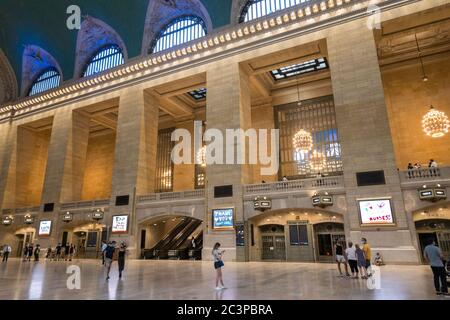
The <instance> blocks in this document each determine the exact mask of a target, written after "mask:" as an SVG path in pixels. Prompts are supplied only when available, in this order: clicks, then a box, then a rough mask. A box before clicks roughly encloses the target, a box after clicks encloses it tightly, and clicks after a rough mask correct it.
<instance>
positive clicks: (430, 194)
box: [419, 188, 447, 202]
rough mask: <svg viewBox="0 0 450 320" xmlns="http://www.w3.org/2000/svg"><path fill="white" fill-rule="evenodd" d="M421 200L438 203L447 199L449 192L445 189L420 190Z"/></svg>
mask: <svg viewBox="0 0 450 320" xmlns="http://www.w3.org/2000/svg"><path fill="white" fill-rule="evenodd" d="M419 198H420V200H426V201H431V202H437V201H439V200H445V199H447V190H445V189H443V188H430V189H421V190H419Z"/></svg>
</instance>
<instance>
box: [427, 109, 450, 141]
mask: <svg viewBox="0 0 450 320" xmlns="http://www.w3.org/2000/svg"><path fill="white" fill-rule="evenodd" d="M422 128H423V132H425V133H426V135H427V136H430V137H433V138H440V137H443V136H445V134H446V133H448V130H449V128H450V121H449V120H448V117H447V115H446V114H445V113H444V112H442V111H439V110H436V109H435V108H434V107H433V106H431V107H430V111H428V113H427V114H426V115H424V116H423V119H422Z"/></svg>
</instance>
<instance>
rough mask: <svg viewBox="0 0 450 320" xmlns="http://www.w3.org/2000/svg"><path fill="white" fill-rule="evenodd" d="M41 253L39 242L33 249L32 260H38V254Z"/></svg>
mask: <svg viewBox="0 0 450 320" xmlns="http://www.w3.org/2000/svg"><path fill="white" fill-rule="evenodd" d="M40 254H41V246H40V245H39V244H37V245H36V248H35V249H34V261H36V262H38V261H39V255H40Z"/></svg>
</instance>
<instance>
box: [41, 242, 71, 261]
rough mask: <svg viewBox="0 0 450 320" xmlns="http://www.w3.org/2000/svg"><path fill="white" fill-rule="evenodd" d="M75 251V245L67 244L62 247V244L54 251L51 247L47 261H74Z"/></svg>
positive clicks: (47, 254) (46, 256)
mask: <svg viewBox="0 0 450 320" xmlns="http://www.w3.org/2000/svg"><path fill="white" fill-rule="evenodd" d="M75 251H76V250H75V245H73V244H68V243H66V244H65V245H61V243H58V245H57V246H56V247H55V249H54V250H53V249H52V248H51V247H49V248H47V253H46V255H45V259H47V260H50V261H59V260H65V261H67V260H68V261H72V259H73V257H74V255H75Z"/></svg>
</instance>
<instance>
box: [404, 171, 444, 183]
mask: <svg viewBox="0 0 450 320" xmlns="http://www.w3.org/2000/svg"><path fill="white" fill-rule="evenodd" d="M400 180H401V182H402V183H415V182H417V183H427V182H428V183H430V182H431V183H433V182H435V183H446V182H448V183H450V167H443V168H425V169H412V170H407V171H401V172H400Z"/></svg>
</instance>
